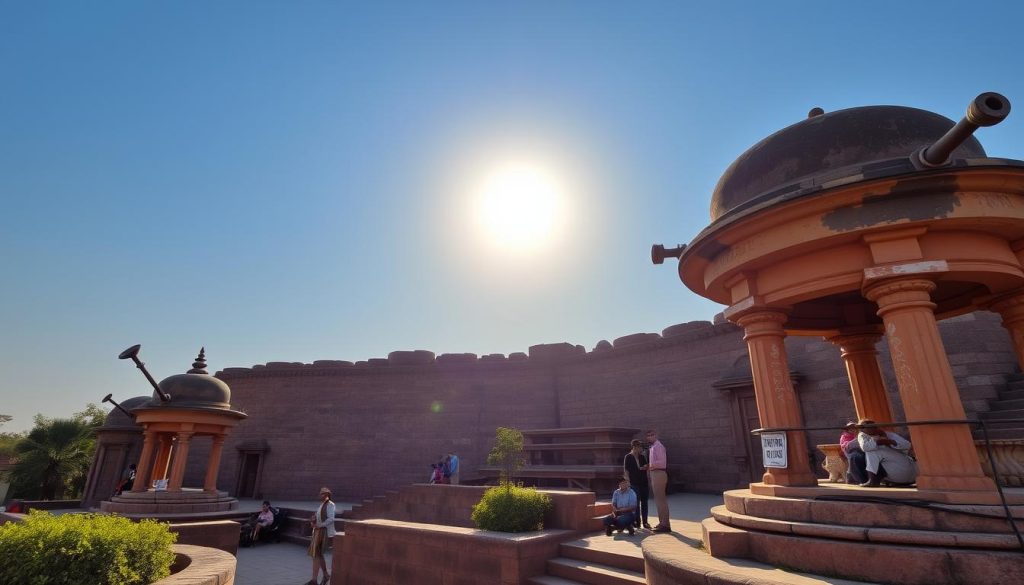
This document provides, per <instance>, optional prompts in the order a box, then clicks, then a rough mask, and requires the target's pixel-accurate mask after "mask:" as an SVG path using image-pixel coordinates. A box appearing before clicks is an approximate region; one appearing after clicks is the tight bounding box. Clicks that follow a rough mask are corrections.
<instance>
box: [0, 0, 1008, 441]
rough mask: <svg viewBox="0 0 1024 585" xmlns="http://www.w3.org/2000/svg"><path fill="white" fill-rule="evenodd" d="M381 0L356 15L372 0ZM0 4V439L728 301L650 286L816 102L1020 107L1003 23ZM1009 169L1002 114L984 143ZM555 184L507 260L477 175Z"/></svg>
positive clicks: (797, 11) (573, 8)
mask: <svg viewBox="0 0 1024 585" xmlns="http://www.w3.org/2000/svg"><path fill="white" fill-rule="evenodd" d="M375 4H378V3H375ZM820 4H824V6H819V5H815V4H813V3H797V2H771V3H769V2H758V3H749V5H746V4H744V3H733V2H711V3H700V4H696V3H683V2H665V3H660V2H654V3H622V2H607V3H606V2H582V1H581V2H551V1H547V2H517V3H487V2H466V3H457V2H435V3H429V4H428V3H407V4H405V3H392V4H388V5H384V6H377V5H374V6H372V7H371V6H369V5H366V6H359V5H355V4H352V3H340V2H283V1H281V2H256V1H249V2H216V3H208V2H146V3H139V2H66V3H60V2H9V1H3V2H0V79H2V80H3V85H2V88H3V89H2V91H0V197H2V201H3V206H2V211H0V374H2V375H0V412H2V413H8V414H11V415H14V416H15V420H14V421H13V422H12V423H9V424H8V425H6V426H5V427H4V430H21V429H25V428H27V427H29V426H30V425H31V417H32V415H33V414H35V413H36V412H42V413H44V414H47V415H53V416H61V415H67V414H70V413H71V412H73V411H76V410H80V409H81V408H82V407H83V406H84V405H85V404H86V403H88V402H90V401H98V400H99V399H100V398H101V397H102V396H103V395H104V394H106V393H107V392H113V393H114V395H115V397H120V398H122V399H123V398H127V397H130V396H134V395H138V394H142V393H148V390H147V388H146V386H145V384H144V380H143V379H142V378H141V376H139V375H138V373H137V372H136V371H135V369H134V368H132V367H131V366H130V365H129V364H127V363H124V362H118V361H117V360H116V355H117V353H118V352H119V351H121V350H122V349H124V348H125V347H127V346H128V345H131V344H134V343H142V344H143V350H142V358H143V360H144V361H146V362H147V364H148V365H149V367H150V369H151V370H152V372H153V373H154V375H155V376H156V377H157V378H158V379H160V378H162V377H164V376H167V375H171V374H174V373H179V372H182V371H184V370H185V369H187V368H188V367H189V364H190V363H191V360H192V358H193V357H194V356H195V353H196V351H197V350H198V349H199V347H200V346H201V345H205V346H206V347H207V353H208V357H209V361H210V365H211V368H212V369H220V368H223V367H229V366H249V365H252V364H257V363H264V362H267V361H304V362H310V361H313V360H316V359H347V360H353V361H355V360H360V359H366V358H369V357H384V356H386V355H387V353H388V352H389V351H393V350H400V349H429V350H431V351H434V352H436V353H439V354H440V353H444V352H474V353H478V354H485V353H492V352H500V353H509V352H513V351H525V350H526V349H527V348H528V347H529V346H530V345H533V344H537V343H553V342H561V341H569V342H571V343H574V344H583V345H585V346H587V347H588V348H590V347H593V346H594V344H596V343H597V342H598V341H599V340H601V339H609V340H611V339H614V338H615V337H619V336H622V335H627V334H630V333H636V332H641V331H648V332H649V331H660V330H661V329H663V328H664V327H666V326H669V325H672V324H674V323H679V322H685V321H692V320H699V319H710V318H711V317H712V316H713V315H714V314H715V313H716V312H718V311H720V310H721V307H719V306H717V305H715V304H713V303H710V302H708V301H705V300H703V299H700V298H699V297H697V296H696V295H694V294H692V293H690V292H689V291H688V290H687V289H686V288H685V287H683V286H682V284H681V283H680V282H679V280H678V277H677V276H676V273H675V266H674V265H673V264H666V265H665V266H660V267H655V266H653V265H651V264H650V260H649V259H648V250H649V247H650V245H651V244H652V243H665V244H668V245H673V244H676V243H683V242H688V241H689V240H690V239H691V238H692V237H693V236H694V235H695V234H696V233H697V232H698V231H700V229H702V228H703V227H704V226H705V225H706V224H707V223H708V201H709V196H710V193H711V190H712V188H713V187H714V185H715V183H716V181H717V180H718V177H719V176H720V174H721V172H722V171H723V170H724V169H725V168H726V167H727V166H728V165H729V163H730V162H731V161H732V160H733V159H734V158H735V157H736V156H738V155H739V154H740V153H741V152H743V150H745V149H746V148H747V147H749V146H750V145H752V144H753V143H755V142H757V141H758V140H760V139H761V138H763V137H764V136H766V135H767V134H769V133H771V132H774V131H775V130H778V129H780V128H782V127H784V126H787V125H789V124H791V123H794V122H797V121H799V120H800V119H802V118H803V117H804V116H805V115H806V112H807V110H809V109H810V108H811V107H813V106H821V107H823V108H825V110H827V111H831V110H836V109H841V108H845V107H852V106H859V105H871V104H900V105H908V106H914V107H919V108H924V109H929V110H933V111H936V112H939V113H941V114H944V115H946V116H948V117H951V118H959V117H960V116H961V115H962V114H963V111H964V109H965V107H966V105H967V103H968V101H969V100H970V99H971V98H972V97H973V96H974V95H976V94H977V93H979V92H982V91H988V90H994V91H999V92H1001V93H1003V94H1004V95H1006V96H1007V97H1009V98H1010V100H1011V101H1014V102H1016V103H1017V104H1019V105H1018V106H1017V107H1018V109H1022V108H1024V75H1022V74H1021V71H1022V65H1021V62H1022V57H1024V40H1022V38H1024V35H1021V34H1020V29H1019V26H1020V23H1021V22H1022V19H1021V16H1022V14H1021V12H1022V9H1021V8H1018V6H1017V4H1015V3H1011V2H1006V3H1002V4H1000V3H998V2H996V3H988V4H986V5H985V8H984V9H981V8H979V7H978V5H976V4H970V3H966V2H964V3H942V2H927V3H925V2H921V3H913V2H900V3H892V2H861V3H856V5H853V4H849V3H839V2H833V3H820ZM979 138H980V139H981V141H982V143H983V144H984V145H985V147H986V149H987V150H988V152H989V154H990V155H994V156H1001V157H1008V158H1018V159H1020V158H1024V141H1022V138H1024V110H1022V111H1020V112H1014V113H1013V114H1011V116H1010V117H1009V119H1008V120H1007V121H1006V122H1004V123H1003V124H1002V125H1000V126H997V127H995V128H991V129H985V130H982V131H981V132H979ZM524 156H525V157H528V158H531V160H534V161H539V162H540V163H541V164H543V165H544V166H545V167H546V168H548V169H550V170H551V171H552V172H554V173H556V174H558V175H560V176H562V177H563V179H564V180H565V181H566V183H567V184H571V186H572V187H571V189H570V191H571V194H570V195H567V197H566V203H565V209H566V213H565V217H564V222H563V223H562V224H560V227H559V229H558V231H557V233H555V234H553V236H552V238H551V240H550V241H548V242H547V243H546V245H545V246H540V247H538V249H537V250H535V251H534V252H533V254H532V255H529V256H516V255H510V254H508V253H507V251H505V250H501V249H497V248H495V247H494V246H493V245H492V242H489V241H487V237H486V234H481V233H480V232H479V230H477V229H473V228H472V227H471V226H470V225H469V224H470V223H472V217H471V216H470V213H469V212H468V211H467V209H468V206H469V201H470V195H468V194H467V193H468V192H469V191H471V189H470V185H472V184H473V183H474V181H476V177H477V176H478V175H479V174H480V173H481V172H483V170H485V167H488V166H489V165H495V164H499V163H500V162H501V161H502V160H505V159H507V158H515V157H524Z"/></svg>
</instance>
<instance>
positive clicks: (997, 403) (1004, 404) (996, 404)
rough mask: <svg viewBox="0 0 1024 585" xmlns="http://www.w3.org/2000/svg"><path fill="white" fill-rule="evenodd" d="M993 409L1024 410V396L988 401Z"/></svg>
mask: <svg viewBox="0 0 1024 585" xmlns="http://www.w3.org/2000/svg"><path fill="white" fill-rule="evenodd" d="M988 405H989V407H991V408H992V410H1017V411H1021V412H1024V398H1016V399H1013V400H990V401H989V402H988Z"/></svg>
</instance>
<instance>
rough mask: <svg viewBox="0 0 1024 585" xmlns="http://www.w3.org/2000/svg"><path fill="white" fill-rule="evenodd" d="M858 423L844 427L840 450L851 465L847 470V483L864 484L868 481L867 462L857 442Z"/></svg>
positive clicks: (847, 424) (840, 438) (840, 436)
mask: <svg viewBox="0 0 1024 585" xmlns="http://www.w3.org/2000/svg"><path fill="white" fill-rule="evenodd" d="M858 434H860V433H858V432H857V423H855V422H852V421H851V422H848V423H846V426H844V427H843V434H841V435H839V448H840V449H841V450H842V451H843V456H844V457H846V461H847V463H848V464H849V465H848V466H847V470H846V483H849V484H858V485H859V484H862V483H864V482H866V481H867V480H868V474H867V460H866V459H865V457H864V451H863V450H862V449H861V448H860V444H859V443H858V441H857V435H858Z"/></svg>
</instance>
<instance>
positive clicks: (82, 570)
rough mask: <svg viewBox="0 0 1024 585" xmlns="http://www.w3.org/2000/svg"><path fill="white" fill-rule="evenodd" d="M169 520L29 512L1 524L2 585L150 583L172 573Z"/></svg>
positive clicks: (172, 540) (0, 571) (141, 584)
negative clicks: (23, 516)
mask: <svg viewBox="0 0 1024 585" xmlns="http://www.w3.org/2000/svg"><path fill="white" fill-rule="evenodd" d="M176 539H177V535H176V534H173V533H172V532H170V531H169V530H168V527H167V524H161V523H158V522H154V521H152V520H143V521H142V522H132V521H131V520H128V519H127V518H120V517H117V516H108V515H103V514H63V515H60V516H54V515H52V514H50V513H48V512H39V511H35V510H33V511H32V512H31V513H30V514H29V515H28V516H26V517H25V519H24V521H23V522H9V523H7V524H4V525H3V526H0V585H86V584H88V585H148V584H150V583H153V582H154V581H159V580H160V579H163V578H164V577H167V576H168V575H170V574H171V563H172V562H173V561H174V552H173V551H172V550H171V545H172V544H174V541H175V540H176Z"/></svg>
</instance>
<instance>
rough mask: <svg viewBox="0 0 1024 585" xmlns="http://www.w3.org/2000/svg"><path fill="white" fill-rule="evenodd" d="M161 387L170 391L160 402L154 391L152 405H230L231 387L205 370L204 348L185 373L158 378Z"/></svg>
mask: <svg viewBox="0 0 1024 585" xmlns="http://www.w3.org/2000/svg"><path fill="white" fill-rule="evenodd" d="M160 389H161V390H163V392H164V394H168V395H170V397H171V399H170V401H168V402H162V401H161V400H160V396H159V395H158V394H157V393H156V391H154V392H153V398H152V399H150V405H151V406H162V405H165V406H172V407H174V408H215V409H230V408H231V388H230V387H229V386H228V385H227V384H226V383H225V382H224V381H222V380H219V379H217V378H214V377H213V376H211V375H209V374H208V373H207V372H206V350H205V349H203V350H200V352H199V357H198V358H196V361H195V362H194V363H193V364H192V369H191V370H189V371H188V372H187V373H184V374H175V375H173V376H168V377H167V378H164V379H163V380H161V382H160Z"/></svg>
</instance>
